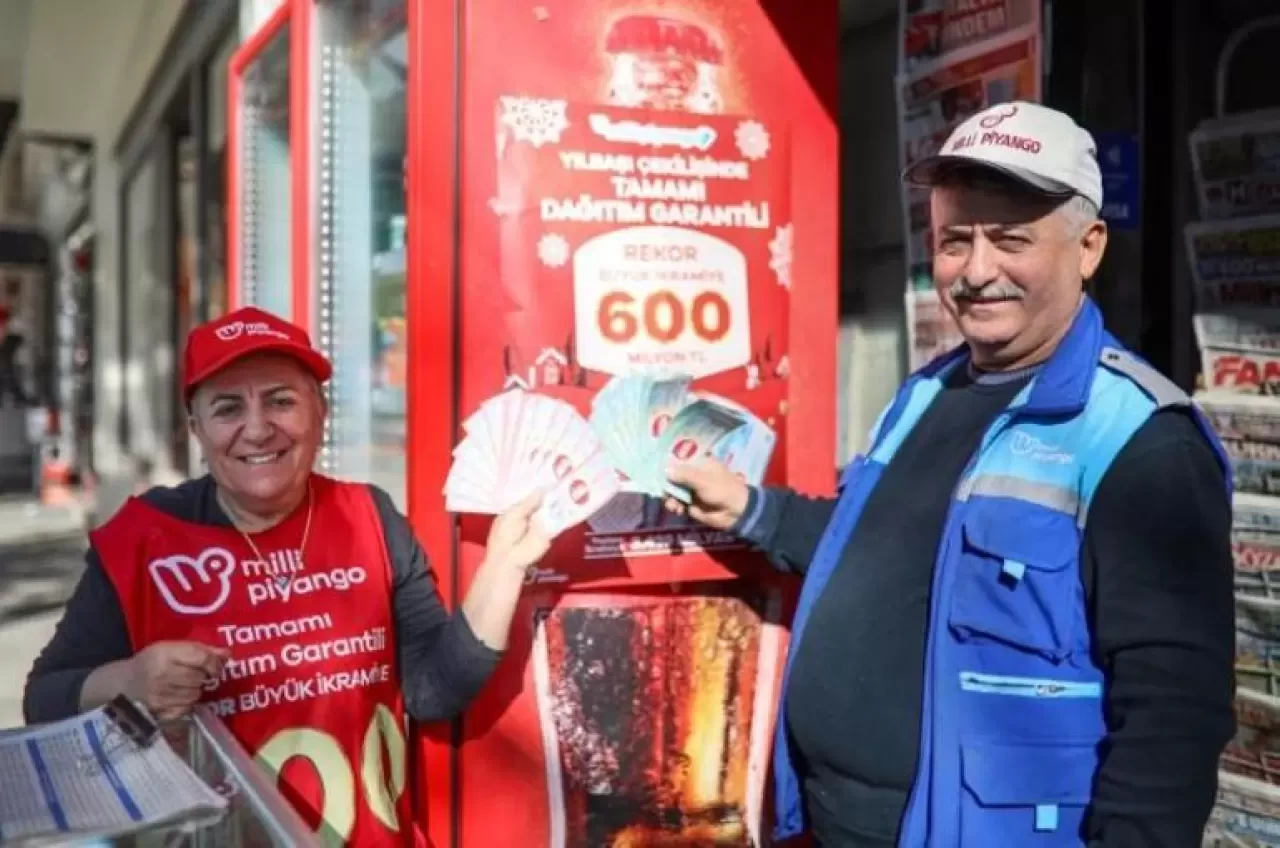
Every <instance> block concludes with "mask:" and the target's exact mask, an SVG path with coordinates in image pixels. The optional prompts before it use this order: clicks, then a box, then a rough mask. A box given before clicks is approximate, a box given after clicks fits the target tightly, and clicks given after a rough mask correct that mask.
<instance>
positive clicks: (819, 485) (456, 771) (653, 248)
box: [228, 0, 839, 848]
mask: <svg viewBox="0 0 1280 848" xmlns="http://www.w3.org/2000/svg"><path fill="white" fill-rule="evenodd" d="M837 32H838V25H837V13H836V4H835V3H834V2H833V1H832V0H827V2H821V3H816V4H815V3H788V2H781V0H778V1H777V2H773V0H769V2H764V3H760V4H757V3H733V4H730V3H723V2H719V0H618V2H610V3H600V2H586V1H585V0H547V2H543V3H529V4H519V3H517V4H512V3H510V2H499V1H498V0H469V2H462V0H455V2H442V0H368V2H349V0H343V2H339V0H284V2H282V3H281V5H280V7H279V9H278V10H277V12H276V13H275V14H274V15H273V16H272V17H271V18H270V20H268V21H267V22H266V23H265V24H264V25H263V27H262V28H261V30H260V31H259V32H257V33H255V34H254V35H253V36H251V37H250V38H249V39H248V40H247V41H246V42H245V44H244V46H243V47H242V49H241V51H240V52H239V53H238V54H237V56H236V57H235V59H234V60H233V62H232V74H231V83H230V89H231V91H230V98H229V103H230V108H231V115H230V123H229V126H230V132H231V139H230V147H229V149H230V150H231V151H232V155H231V163H230V187H229V208H230V221H229V224H230V232H231V234H232V236H231V238H230V244H229V257H228V268H229V272H230V277H231V285H230V291H231V300H232V304H233V306H234V305H239V304H244V303H255V304H257V305H260V306H262V307H264V308H267V309H271V310H274V311H277V312H279V313H281V314H284V315H286V316H288V317H290V318H291V319H292V320H295V321H297V322H298V323H301V324H303V325H304V326H306V327H307V328H308V329H309V331H310V332H311V334H312V336H313V338H315V339H316V341H317V343H318V344H319V345H320V346H321V347H322V348H323V349H324V350H325V351H326V353H327V354H328V355H329V356H330V357H331V358H332V359H333V360H334V362H335V366H336V370H335V378H334V381H333V384H332V386H331V389H330V392H331V397H330V401H331V407H332V421H331V425H330V431H329V432H328V433H327V436H326V445H325V452H324V457H323V460H322V461H323V464H324V470H325V471H326V472H327V473H331V474H335V475H338V476H348V477H352V478H355V479H371V480H373V481H374V482H377V483H379V484H380V485H382V486H383V487H384V488H387V489H388V490H389V491H391V492H392V494H393V496H395V497H396V498H398V499H399V501H400V503H401V505H402V508H403V509H404V510H405V511H406V512H407V514H408V515H409V517H410V520H411V522H412V523H413V526H414V527H415V528H416V530H417V531H418V534H419V537H420V539H421V540H422V542H423V544H424V546H425V547H426V549H427V550H428V552H429V553H430V555H431V557H432V560H433V563H434V567H435V570H436V574H437V577H438V579H439V581H440V584H441V588H442V591H443V592H444V594H445V597H446V600H447V601H449V602H450V603H451V604H452V603H454V602H456V600H457V598H458V597H459V596H460V595H461V593H462V591H463V590H465V587H466V586H467V585H468V583H469V580H470V575H471V573H472V571H473V570H474V568H475V567H476V566H477V564H478V562H479V556H480V553H481V550H482V542H483V539H484V532H485V529H486V526H485V525H486V522H484V521H481V520H479V519H476V518H471V517H462V518H458V517H455V516H452V515H449V514H448V513H446V511H445V509H444V499H443V496H442V494H441V489H442V486H443V483H444V479H445V476H446V474H447V472H448V469H449V464H450V460H451V451H452V448H453V446H454V445H455V444H456V443H457V441H458V440H459V438H460V435H461V434H460V432H459V427H460V422H461V421H462V420H463V419H464V418H465V417H466V416H468V415H469V414H470V413H471V412H472V411H474V410H475V409H476V407H477V406H478V405H479V404H480V403H481V402H483V401H484V400H486V399H487V398H489V397H491V396H493V395H495V394H498V393H500V392H502V391H506V390H510V389H512V388H520V389H525V390H528V391H535V392H542V393H546V394H550V395H554V396H556V397H559V398H562V399H566V400H569V401H570V402H572V403H574V404H575V405H577V406H578V407H579V408H580V409H581V410H583V411H584V412H585V411H587V410H588V409H589V407H590V402H591V399H592V397H593V396H594V395H595V393H596V392H597V391H598V390H599V389H600V388H601V387H602V386H603V385H604V383H605V382H606V381H607V380H608V379H609V377H610V376H611V375H613V374H616V373H621V372H624V371H627V370H630V369H633V368H637V367H652V366H663V365H665V366H668V367H673V368H677V369H679V370H681V371H685V372H687V373H690V374H692V375H693V376H694V377H695V378H696V382H695V384H694V388H695V389H696V390H700V391H706V392H712V393H715V394H717V395H720V396H722V397H725V398H728V399H729V400H731V401H734V402H736V403H739V404H742V405H743V406H745V407H747V408H748V409H749V410H751V411H752V412H753V413H755V414H756V415H757V416H759V417H760V418H761V419H764V420H766V421H767V422H768V423H770V425H771V426H773V427H774V429H775V430H776V432H777V434H778V444H777V447H776V449H775V453H774V457H773V462H772V464H771V466H770V468H769V471H768V474H767V478H766V479H767V481H768V482H771V483H779V484H784V483H785V484H786V485H790V486H794V487H796V488H799V489H801V490H805V491H810V492H827V491H830V489H831V488H832V485H833V483H834V468H835V461H834V448H835V423H836V422H835V417H836V416H835V388H836V387H835V366H836V354H835V344H836V343H835V338H836V329H837V317H836V315H837V290H838V248H837V209H838V202H839V196H838V176H837V131H836V111H835V110H836V95H835V89H836V69H837V59H836V54H837V45H836V34H837ZM615 506H616V508H614V509H611V510H608V511H607V512H608V513H609V515H608V517H607V518H602V519H600V520H597V521H595V522H592V523H589V524H588V525H587V526H584V527H582V528H580V529H578V530H575V531H573V532H570V533H568V534H566V535H565V536H564V537H562V538H561V539H559V540H557V543H556V545H555V547H554V548H553V550H552V552H551V553H550V554H549V555H548V557H547V558H546V561H545V562H544V563H543V568H542V569H541V570H540V572H539V574H538V575H537V577H536V579H535V580H534V582H533V583H532V585H530V587H529V588H528V590H527V591H526V594H525V597H524V600H523V605H522V609H521V611H520V613H519V620H518V622H517V624H516V626H515V632H514V634H513V639H512V644H511V646H510V648H509V650H508V655H507V656H506V657H505V658H504V661H503V664H502V666H501V668H500V670H499V672H498V675H497V679H495V681H494V682H493V683H492V685H490V686H489V687H488V689H487V690H486V691H485V692H484V693H483V694H482V695H481V697H480V698H479V700H478V701H477V702H476V704H475V705H474V706H473V708H472V709H471V710H470V711H469V712H468V714H467V715H466V716H464V717H463V719H462V720H461V721H460V722H458V723H457V724H456V725H454V726H451V727H429V728H422V729H415V730H414V731H413V732H412V734H411V736H410V742H409V748H410V750H409V751H408V753H407V759H408V763H409V768H408V769H407V772H406V771H404V770H402V769H401V768H399V767H398V765H397V763H401V764H402V763H404V762H405V759H403V758H402V757H401V755H402V754H404V753H405V752H404V751H403V750H398V747H399V745H400V744H401V743H399V742H397V740H396V739H395V738H394V736H395V734H391V735H390V737H388V736H385V735H384V736H383V737H382V742H383V745H384V746H385V748H386V750H384V751H380V752H378V757H377V762H373V763H372V766H373V767H376V768H382V769H385V774H384V776H385V778H386V785H387V786H389V787H391V789H392V791H412V792H414V793H416V794H415V798H416V800H417V802H418V805H417V806H418V812H419V817H420V824H422V826H423V828H424V830H425V831H427V832H428V834H429V836H430V839H431V842H432V843H433V844H434V845H436V846H450V845H459V846H486V847H487V846H492V845H509V844H521V845H543V844H546V845H550V846H553V848H558V846H595V845H617V846H623V845H628V846H630V845H656V844H701V845H750V844H762V841H764V840H765V839H766V838H767V837H765V834H766V833H767V823H766V822H764V821H763V819H766V818H767V807H768V803H767V801H766V792H765V786H766V782H767V773H768V760H769V752H770V746H771V743H772V733H771V728H772V721H773V713H774V709H775V706H776V700H777V687H778V682H779V678H780V671H781V667H782V661H783V659H784V657H785V650H786V628H785V625H786V623H787V621H788V620H789V610H790V606H791V602H792V599H793V597H794V594H795V589H796V588H797V587H796V586H795V585H794V584H793V583H791V582H789V581H787V580H784V579H781V578H779V577H776V576H774V575H773V573H772V572H771V571H770V570H769V568H768V567H767V565H766V564H764V563H763V562H762V561H760V558H759V557H758V555H756V554H754V553H752V552H750V551H748V550H745V549H744V548H743V547H742V546H741V545H740V544H739V543H737V542H736V541H735V540H733V539H732V538H729V537H727V536H725V535H724V534H717V533H712V532H708V531H706V530H705V529H701V528H698V527H696V526H690V525H688V524H683V523H679V522H673V520H672V518H671V517H670V516H664V515H662V514H661V512H660V511H658V510H655V509H653V504H651V503H644V502H642V501H640V500H639V499H637V500H636V501H635V502H632V503H622V504H618V505H615ZM300 756H305V755H300ZM312 765H313V766H314V767H316V768H317V771H318V772H322V771H323V768H324V766H321V765H318V764H314V763H313V764H312ZM348 765H349V767H350V769H351V770H352V771H353V772H354V773H355V774H357V775H358V774H359V773H360V770H361V769H362V768H369V767H370V763H364V764H348ZM319 778H320V780H321V781H322V783H323V782H324V781H325V780H326V779H327V775H326V774H324V773H320V774H319ZM356 783H357V784H359V781H358V780H357V781H356ZM326 785H327V784H326ZM517 836H518V837H519V838H518V840H517V842H512V839H513V837H517Z"/></svg>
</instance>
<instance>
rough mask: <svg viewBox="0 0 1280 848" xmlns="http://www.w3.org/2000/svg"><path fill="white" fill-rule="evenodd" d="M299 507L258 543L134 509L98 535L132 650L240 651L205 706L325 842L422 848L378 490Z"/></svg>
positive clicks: (336, 486) (329, 485) (341, 492)
mask: <svg viewBox="0 0 1280 848" xmlns="http://www.w3.org/2000/svg"><path fill="white" fill-rule="evenodd" d="M311 479H312V487H313V492H314V498H315V506H314V515H313V518H312V522H311V535H310V539H309V540H308V542H307V546H306V550H305V552H300V551H299V550H298V545H299V544H300V543H301V541H302V534H303V529H304V526H305V523H306V514H307V505H306V503H305V502H304V503H303V505H302V506H301V507H300V508H299V509H298V510H296V511H295V512H294V514H293V515H291V516H289V517H288V518H287V519H285V520H284V521H283V522H281V523H280V524H278V525H277V526H275V527H273V528H271V529H270V530H268V531H266V532H264V533H258V534H255V535H254V537H253V542H254V544H255V545H257V546H258V550H259V551H261V553H262V556H264V557H266V559H267V562H261V561H259V560H258V559H257V555H256V554H255V553H254V552H253V549H252V548H251V547H250V546H249V545H248V544H247V543H246V542H245V540H244V538H243V537H242V536H241V535H240V534H239V533H238V532H237V531H236V530H234V529H230V528H223V527H210V526H203V525H196V524H189V523H187V522H185V521H180V520H178V519H176V518H173V517H171V516H169V515H166V514H165V513H163V512H160V511H159V510H157V509H156V508H155V507H152V506H150V505H148V504H147V503H145V502H143V501H141V500H139V499H137V498H132V499H130V500H129V501H128V502H127V503H126V504H125V505H124V506H123V507H122V508H121V509H120V511H119V512H118V513H117V514H116V515H115V516H114V517H113V518H112V519H111V520H110V521H109V522H107V523H106V524H105V525H104V526H103V527H101V528H100V529H99V530H97V531H95V532H94V533H93V534H92V535H91V538H92V541H93V546H94V549H95V550H96V551H97V553H98V556H99V557H100V558H101V560H102V564H103V567H104V568H105V569H106V572H107V575H108V576H109V577H110V579H111V582H112V583H113V584H114V585H115V589H116V592H117V594H118V595H119V597H120V605H121V607H122V608H123V610H124V615H125V620H126V621H127V623H128V627H129V637H130V639H131V641H132V643H133V649H134V650H135V651H137V650H140V649H142V648H144V647H146V646H147V645H150V644H152V643H154V642H160V641H167V640H190V641H197V642H204V643H206V644H211V645H222V646H226V647H229V648H230V649H231V657H232V659H231V660H230V661H229V662H228V663H227V666H226V668H225V670H224V672H223V674H222V677H221V679H220V680H218V681H214V682H211V683H210V685H209V686H208V687H207V692H206V694H205V697H204V700H205V701H206V702H208V703H210V704H211V705H212V707H213V709H214V710H215V711H216V712H217V713H218V714H219V715H220V716H221V717H222V720H223V721H224V722H226V724H227V726H228V727H229V728H230V729H231V732H232V733H233V734H235V736H236V738H237V739H239V740H240V742H241V744H243V745H244V747H245V748H246V749H247V750H248V751H249V752H250V753H251V754H254V755H256V757H257V760H258V762H259V764H260V765H261V766H262V767H263V768H264V769H266V770H267V772H268V773H269V774H273V775H275V776H276V778H277V785H278V786H279V787H280V790H281V792H282V793H283V794H284V795H285V797H286V798H288V799H289V801H290V802H291V803H292V804H293V805H294V807H295V808H296V809H297V810H298V812H299V813H300V814H301V815H302V817H303V819H304V820H306V821H307V822H308V823H309V824H311V825H312V826H314V827H316V828H317V830H318V832H319V835H320V836H321V837H322V839H323V841H325V842H327V843H334V842H340V841H345V842H349V843H350V844H352V845H358V846H366V845H368V846H382V845H413V844H415V842H419V841H420V839H421V837H420V836H419V835H418V833H417V829H416V827H415V826H414V822H413V818H412V811H411V808H410V804H411V798H410V794H409V793H408V792H406V791H405V790H406V784H407V777H408V775H407V773H406V765H407V763H406V753H407V748H406V744H405V714H404V704H403V700H402V698H401V693H400V679H399V673H398V669H397V666H396V653H395V637H394V632H393V619H392V608H391V593H392V585H391V573H392V572H391V564H390V561H389V560H388V556H387V551H386V543H385V538H384V536H383V528H382V522H381V521H380V520H379V518H378V513H377V507H376V506H375V505H374V502H373V498H372V496H371V495H370V493H369V490H368V489H367V488H366V487H365V486H363V485H356V484H349V483H340V482H337V481H334V480H330V479H328V478H324V477H320V476H318V475H315V476H313V477H312V478H311Z"/></svg>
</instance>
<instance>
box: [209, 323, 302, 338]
mask: <svg viewBox="0 0 1280 848" xmlns="http://www.w3.org/2000/svg"><path fill="white" fill-rule="evenodd" d="M213 333H214V335H216V336H217V337H218V338H219V339H221V340H222V341H224V342H233V341H235V340H236V339H238V338H240V337H241V336H271V337H272V338H277V339H280V340H282V341H286V342H287V341H289V340H290V339H289V336H288V334H286V333H283V332H281V331H280V330H277V329H275V328H274V327H272V326H271V325H270V324H268V323H267V322H266V321H254V322H252V323H246V322H244V321H232V322H231V323H230V324H223V325H222V326H221V327H218V328H217V329H216V330H214V331H213Z"/></svg>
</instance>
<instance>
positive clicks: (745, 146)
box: [733, 121, 769, 160]
mask: <svg viewBox="0 0 1280 848" xmlns="http://www.w3.org/2000/svg"><path fill="white" fill-rule="evenodd" d="M733 140H734V142H736V143H737V145H738V152H740V153H741V154H742V155H743V156H745V157H747V158H748V159H753V160H754V159H763V158H764V157H766V156H768V155H769V131H768V130H767V129H765V128H764V124H762V123H760V122H759V121H742V122H741V123H739V124H738V128H737V129H735V130H734V131H733Z"/></svg>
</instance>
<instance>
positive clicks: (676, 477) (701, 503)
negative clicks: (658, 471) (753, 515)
mask: <svg viewBox="0 0 1280 848" xmlns="http://www.w3.org/2000/svg"><path fill="white" fill-rule="evenodd" d="M667 479H669V480H670V481H671V482H672V483H675V484H676V485H678V486H684V487H685V488H686V489H688V490H689V491H690V492H692V493H693V502H692V503H690V504H687V505H686V504H684V503H681V502H680V501H679V500H677V499H675V498H667V499H666V501H665V502H666V507H667V509H668V510H670V511H671V512H674V513H675V514H677V515H685V514H688V515H689V516H690V517H692V518H694V519H695V520H697V521H700V522H701V523H703V524H705V525H707V526H708V527H712V528H714V529H716V530H728V529H729V528H730V527H732V526H733V525H735V524H737V523H738V519H740V518H741V517H742V513H744V512H745V511H746V509H747V503H748V502H749V500H750V491H749V489H748V486H747V480H746V478H745V477H743V476H742V475H741V474H736V473H734V472H732V471H730V470H729V467H728V466H727V465H725V464H724V463H723V462H720V461H719V460H716V459H712V458H711V457H706V458H704V459H703V460H702V461H701V462H699V463H697V464H692V463H690V464H684V465H677V466H675V467H674V468H671V469H669V470H668V472H667Z"/></svg>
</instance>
